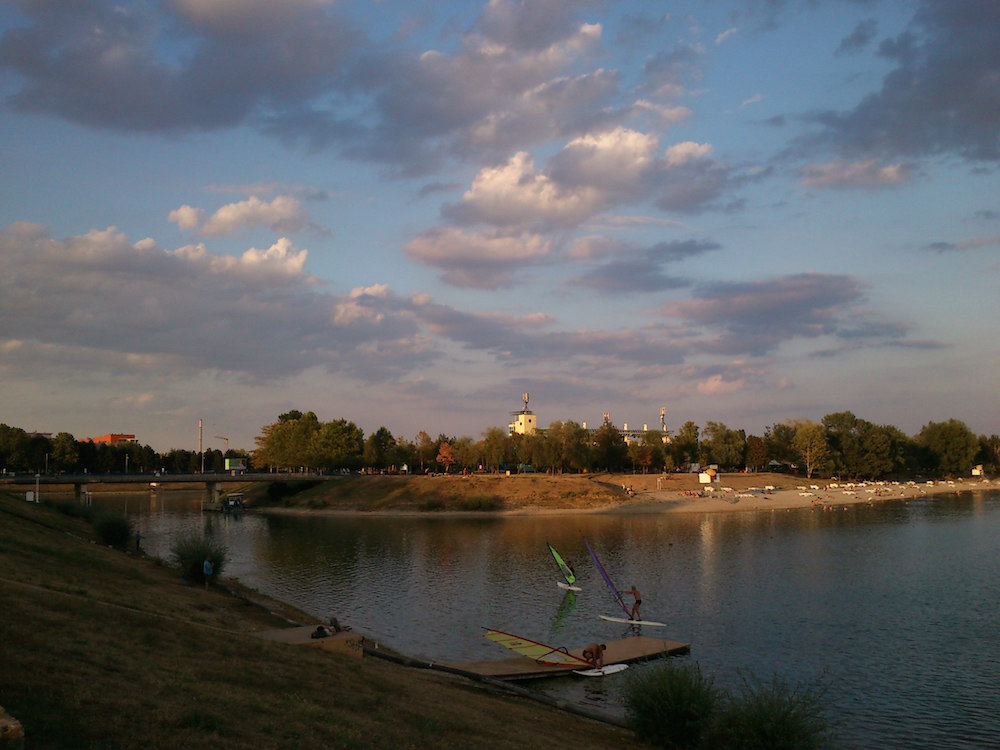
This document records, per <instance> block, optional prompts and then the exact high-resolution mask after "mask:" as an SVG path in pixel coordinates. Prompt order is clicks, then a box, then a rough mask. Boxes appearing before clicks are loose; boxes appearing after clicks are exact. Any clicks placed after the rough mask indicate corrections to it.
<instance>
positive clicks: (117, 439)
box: [87, 432, 135, 445]
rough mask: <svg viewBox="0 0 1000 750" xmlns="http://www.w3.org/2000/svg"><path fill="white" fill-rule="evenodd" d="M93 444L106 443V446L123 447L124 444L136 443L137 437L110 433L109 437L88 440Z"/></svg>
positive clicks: (102, 436) (103, 436)
mask: <svg viewBox="0 0 1000 750" xmlns="http://www.w3.org/2000/svg"><path fill="white" fill-rule="evenodd" d="M87 439H88V440H89V441H90V442H92V443H104V444H105V445H121V444H122V443H134V442H135V435H126V434H124V433H121V432H109V433H108V434H107V435H101V436H99V437H92V438H87Z"/></svg>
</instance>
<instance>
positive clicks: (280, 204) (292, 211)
mask: <svg viewBox="0 0 1000 750" xmlns="http://www.w3.org/2000/svg"><path fill="white" fill-rule="evenodd" d="M305 224H306V214H305V211H304V210H303V209H302V205H301V204H300V203H299V202H298V200H296V199H295V198H292V197H291V196H287V195H279V196H277V197H276V198H274V200H272V201H271V202H270V203H267V202H265V201H262V200H261V199H260V198H257V197H256V196H250V197H249V198H248V199H247V200H245V201H239V202H237V203H229V204H227V205H225V206H223V207H222V208H220V209H218V210H217V211H216V212H215V213H214V214H212V215H211V216H210V217H209V218H208V220H207V221H206V222H205V223H204V224H203V225H202V227H201V233H202V234H203V235H206V236H208V237H214V236H218V235H223V234H232V233H233V232H236V231H239V230H240V229H243V228H246V227H254V226H266V227H270V228H271V229H272V230H273V231H274V232H278V233H281V232H294V231H296V230H298V229H301V228H302V227H303V226H305Z"/></svg>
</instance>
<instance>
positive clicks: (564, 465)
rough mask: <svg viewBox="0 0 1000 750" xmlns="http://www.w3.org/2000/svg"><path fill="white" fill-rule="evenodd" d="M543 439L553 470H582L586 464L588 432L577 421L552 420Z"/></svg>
mask: <svg viewBox="0 0 1000 750" xmlns="http://www.w3.org/2000/svg"><path fill="white" fill-rule="evenodd" d="M545 441H546V443H547V444H548V452H549V455H550V456H551V460H552V469H553V470H554V471H559V472H563V471H582V470H583V469H585V468H586V467H587V466H588V460H589V454H590V450H589V446H588V434H587V430H586V429H584V428H583V427H582V426H581V425H579V424H578V423H576V422H573V421H572V420H569V421H566V422H553V423H552V424H550V425H549V428H548V429H547V430H546V431H545Z"/></svg>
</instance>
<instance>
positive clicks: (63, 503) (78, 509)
mask: <svg viewBox="0 0 1000 750" xmlns="http://www.w3.org/2000/svg"><path fill="white" fill-rule="evenodd" d="M52 507H53V508H55V509H56V510H57V511H59V512H60V513H62V514H63V515H64V516H69V517H70V518H82V519H83V520H84V521H88V522H89V521H93V520H94V508H93V506H91V505H84V504H83V503H79V502H76V501H75V500H57V501H55V502H53V503H52Z"/></svg>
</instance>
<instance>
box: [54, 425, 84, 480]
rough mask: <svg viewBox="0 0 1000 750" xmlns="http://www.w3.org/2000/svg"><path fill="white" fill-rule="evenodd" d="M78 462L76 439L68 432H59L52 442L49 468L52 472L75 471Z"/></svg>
mask: <svg viewBox="0 0 1000 750" xmlns="http://www.w3.org/2000/svg"><path fill="white" fill-rule="evenodd" d="M79 460H80V449H79V448H78V447H77V443H76V438H74V437H73V436H72V435H70V434H69V433H68V432H60V433H59V434H58V435H56V436H55V438H54V439H53V440H52V456H51V461H50V462H49V468H50V469H52V470H53V471H57V472H58V471H76V469H77V463H78V462H79Z"/></svg>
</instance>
